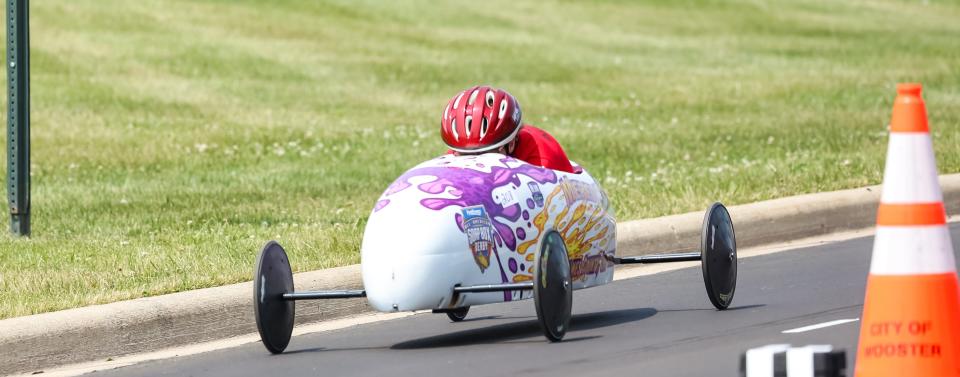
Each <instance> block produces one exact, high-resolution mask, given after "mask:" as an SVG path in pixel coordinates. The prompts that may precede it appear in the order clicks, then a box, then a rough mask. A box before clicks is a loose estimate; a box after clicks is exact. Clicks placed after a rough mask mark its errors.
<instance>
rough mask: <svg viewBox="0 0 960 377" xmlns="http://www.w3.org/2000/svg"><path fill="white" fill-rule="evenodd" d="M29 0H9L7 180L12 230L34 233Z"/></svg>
mask: <svg viewBox="0 0 960 377" xmlns="http://www.w3.org/2000/svg"><path fill="white" fill-rule="evenodd" d="M29 14H30V13H29V10H28V0H7V83H8V86H7V97H8V99H9V101H8V102H7V114H8V117H7V129H8V130H9V132H8V133H7V183H8V187H7V189H8V190H9V191H8V196H9V199H10V231H11V232H13V233H14V234H16V235H20V236H29V235H30V23H29V22H28V21H29V19H30V17H29Z"/></svg>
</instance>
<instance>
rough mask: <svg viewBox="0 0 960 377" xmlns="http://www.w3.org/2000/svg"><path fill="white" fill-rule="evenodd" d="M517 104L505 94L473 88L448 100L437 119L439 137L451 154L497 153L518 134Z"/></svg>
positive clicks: (482, 88) (519, 114)
mask: <svg viewBox="0 0 960 377" xmlns="http://www.w3.org/2000/svg"><path fill="white" fill-rule="evenodd" d="M520 117H521V112H520V104H519V103H517V99H516V98H513V96H512V95H510V93H507V91H505V90H501V89H495V88H492V87H489V86H475V87H472V88H470V89H467V90H464V91H463V92H461V93H460V94H458V95H457V96H456V97H453V99H451V100H450V103H448V104H447V107H446V108H445V109H444V110H443V118H441V119H440V136H441V137H442V138H443V142H444V143H447V146H449V147H450V149H453V150H454V151H457V152H461V153H479V152H486V151H490V150H494V149H497V148H499V147H501V146H503V145H505V144H507V143H509V142H510V141H511V140H513V138H514V137H516V136H517V132H518V131H520Z"/></svg>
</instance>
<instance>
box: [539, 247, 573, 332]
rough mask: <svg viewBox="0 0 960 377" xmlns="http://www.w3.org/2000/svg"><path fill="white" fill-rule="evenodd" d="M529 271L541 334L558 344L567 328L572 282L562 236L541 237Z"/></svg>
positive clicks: (571, 302)
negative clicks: (534, 262)
mask: <svg viewBox="0 0 960 377" xmlns="http://www.w3.org/2000/svg"><path fill="white" fill-rule="evenodd" d="M536 261H537V262H536V264H535V265H534V270H533V277H534V280H533V302H534V306H536V309H537V320H538V321H539V322H540V329H542V330H543V335H544V336H546V337H547V339H549V340H550V341H551V342H559V341H560V340H561V339H563V336H564V335H566V333H567V328H568V327H570V312H571V310H572V309H573V281H572V279H571V276H570V260H569V257H568V256H567V247H566V245H565V244H564V243H563V237H561V236H560V233H557V231H555V230H551V231H549V232H548V233H547V234H546V235H544V238H543V242H542V243H541V246H540V250H538V251H537V257H536Z"/></svg>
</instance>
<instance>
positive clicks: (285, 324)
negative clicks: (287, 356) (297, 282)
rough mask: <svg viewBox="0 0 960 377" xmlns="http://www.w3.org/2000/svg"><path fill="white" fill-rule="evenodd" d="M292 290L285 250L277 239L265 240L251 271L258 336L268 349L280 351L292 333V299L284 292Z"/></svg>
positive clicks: (284, 347)
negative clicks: (284, 296) (285, 297)
mask: <svg viewBox="0 0 960 377" xmlns="http://www.w3.org/2000/svg"><path fill="white" fill-rule="evenodd" d="M290 292H293V273H292V272H291V270H290V261H289V260H288V259H287V253H286V251H284V250H283V247H281V246H280V244H278V243H277V242H276V241H270V242H267V244H266V245H264V246H263V249H262V250H260V255H259V256H258V257H257V266H256V267H255V268H254V274H253V309H254V310H253V313H254V316H255V317H256V319H257V331H259V332H260V340H262V341H263V346H264V347H266V348H267V350H268V351H270V353H274V354H277V353H281V352H283V350H284V349H286V348H287V345H288V344H289V343H290V335H291V334H292V333H293V317H294V308H295V306H294V302H293V301H291V300H284V299H283V294H284V293H290Z"/></svg>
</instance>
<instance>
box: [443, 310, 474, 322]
mask: <svg viewBox="0 0 960 377" xmlns="http://www.w3.org/2000/svg"><path fill="white" fill-rule="evenodd" d="M468 311H470V307H469V306H464V307H462V308H456V309H453V310H451V311H449V312H447V317H449V318H450V320H451V321H454V322H460V321H462V320H464V318H467V312H468Z"/></svg>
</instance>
